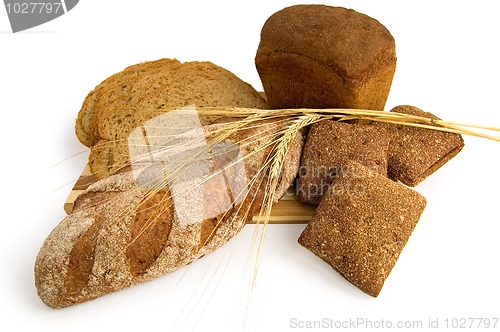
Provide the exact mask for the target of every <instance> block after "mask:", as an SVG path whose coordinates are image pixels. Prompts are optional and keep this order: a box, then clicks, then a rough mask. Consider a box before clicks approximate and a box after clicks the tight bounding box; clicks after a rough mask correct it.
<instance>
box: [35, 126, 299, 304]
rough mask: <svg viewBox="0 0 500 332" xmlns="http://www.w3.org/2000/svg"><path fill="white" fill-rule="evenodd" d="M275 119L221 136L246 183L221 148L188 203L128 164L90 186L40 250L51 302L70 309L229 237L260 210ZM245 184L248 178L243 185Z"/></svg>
mask: <svg viewBox="0 0 500 332" xmlns="http://www.w3.org/2000/svg"><path fill="white" fill-rule="evenodd" d="M277 123H278V121H276V122H270V121H266V122H263V123H260V124H254V125H252V127H251V128H248V129H242V130H239V131H238V132H236V133H234V134H232V135H231V136H229V137H228V138H227V139H226V140H225V141H224V142H222V143H230V144H232V145H235V146H238V149H239V150H238V151H239V153H240V154H241V155H243V156H244V159H243V160H244V161H243V165H244V174H245V178H246V179H245V181H244V182H241V172H238V170H237V166H238V163H232V162H231V160H234V155H233V156H232V157H231V156H229V157H230V158H229V160H223V159H224V158H223V159H220V155H223V154H221V153H217V154H216V155H218V156H219V159H218V160H215V157H214V156H211V157H210V160H209V164H210V165H211V166H210V167H211V169H212V170H216V169H218V170H220V172H219V173H218V175H217V176H214V177H210V178H208V179H207V181H205V185H204V186H203V189H202V191H201V193H200V191H199V190H198V189H196V188H197V187H196V186H195V187H193V188H191V187H189V183H188V185H187V186H186V185H185V186H184V189H187V190H181V191H180V192H181V194H180V196H181V197H182V192H184V193H185V192H191V193H192V194H191V196H189V195H188V196H187V200H188V202H180V203H178V204H177V203H176V202H175V201H176V198H177V197H179V195H178V193H177V192H175V194H173V191H172V190H174V191H175V190H176V189H175V188H174V189H172V188H173V187H169V186H161V185H158V184H155V185H152V186H148V183H150V182H148V181H144V178H141V176H143V174H146V173H147V172H148V168H143V169H142V173H141V172H139V173H138V172H137V169H136V170H133V169H132V170H127V171H124V172H122V173H118V174H115V175H113V176H110V177H107V178H104V179H101V180H99V181H97V182H95V183H94V184H92V185H91V186H90V187H89V188H88V189H87V190H86V191H85V192H84V193H83V194H82V195H80V196H79V197H78V199H77V200H76V202H75V207H74V210H73V212H72V213H71V214H70V215H68V216H67V217H66V218H65V219H64V220H63V221H62V222H61V223H60V224H59V225H58V226H57V227H56V228H55V229H54V230H53V231H52V232H51V234H50V235H49V236H48V237H47V239H46V240H45V242H44V244H43V246H42V248H41V249H40V252H39V254H38V256H37V259H36V262H35V284H36V287H37V291H38V294H39V296H40V298H41V299H42V300H43V302H45V303H46V304H47V305H48V306H50V307H53V308H60V307H66V306H70V305H74V304H77V303H81V302H85V301H88V300H91V299H94V298H97V297H99V296H102V295H104V294H107V293H111V292H114V291H117V290H120V289H123V288H125V287H128V286H131V285H134V284H137V283H140V282H144V281H149V280H152V279H154V278H157V277H159V276H161V275H164V274H166V273H168V272H170V271H173V270H175V269H178V268H180V267H182V266H184V265H186V264H188V263H189V262H191V261H193V260H195V259H197V258H199V257H201V256H203V255H204V254H206V253H208V252H211V251H213V250H215V249H217V248H218V247H220V246H221V245H222V244H224V243H225V242H226V241H228V240H229V239H231V238H232V237H233V236H234V235H235V234H237V233H238V232H239V231H240V230H241V229H242V227H243V226H244V225H245V223H246V222H247V221H248V220H249V219H251V218H252V216H253V213H254V212H253V211H255V210H257V209H259V208H260V205H261V202H262V197H263V187H264V184H265V182H266V172H265V171H262V169H263V167H264V164H265V161H266V159H267V157H268V156H269V154H270V152H271V150H272V146H273V140H274V139H275V138H276V135H275V133H276V132H277V129H278V128H279V126H280V125H279V124H277ZM217 126H218V125H211V126H205V127H204V132H205V135H206V136H207V142H209V143H210V142H211V141H210V135H208V134H207V128H208V127H210V128H212V129H213V128H217ZM218 143H221V142H218ZM294 144H295V145H296V148H295V150H293V149H292V150H290V154H295V155H294V156H293V158H291V160H294V161H296V166H297V167H298V160H299V159H300V151H301V147H302V136H301V135H297V138H296V141H295V142H294ZM214 155H215V154H214ZM238 158H239V157H238ZM238 160H240V159H238ZM218 163H219V164H222V165H218ZM240 166H241V165H240ZM235 167H236V168H235ZM297 169H298V168H294V167H292V166H288V170H287V171H284V172H283V173H282V176H281V184H280V186H279V188H280V189H278V191H279V192H280V193H277V194H276V196H277V198H279V197H280V196H281V195H282V194H283V193H284V190H285V189H286V188H288V187H289V186H290V185H291V184H292V182H293V180H294V178H295V175H296V172H297ZM188 175H189V173H188ZM141 179H142V180H143V181H142V182H141ZM146 179H147V177H146ZM241 183H246V187H245V189H244V190H242V189H241V185H240V184H241ZM238 186H239V187H240V188H239V189H238V188H237V187H238ZM235 188H236V189H235ZM236 191H239V192H238V193H236ZM242 193H243V194H242ZM184 197H186V196H185V195H184ZM193 199H194V201H198V202H201V208H202V213H201V214H198V215H197V216H196V211H195V210H196V206H194V207H193V204H192V202H191V201H190V200H193ZM174 203H175V204H174ZM186 203H188V204H186ZM198 210H199V209H198ZM193 215H195V217H194V218H193ZM186 220H188V221H186Z"/></svg>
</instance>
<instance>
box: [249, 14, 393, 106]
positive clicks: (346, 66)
mask: <svg viewBox="0 0 500 332" xmlns="http://www.w3.org/2000/svg"><path fill="white" fill-rule="evenodd" d="M255 63H256V67H257V70H258V72H259V75H260V77H261V80H262V83H263V86H264V90H265V92H266V96H267V98H268V103H269V106H270V107H272V108H294V107H310V108H327V107H346V108H367V109H383V108H384V105H385V101H386V99H387V96H388V93H389V89H390V86H391V83H392V77H393V75H394V71H395V67H396V53H395V43H394V38H393V37H392V35H391V34H390V33H389V31H388V30H387V29H386V28H385V27H384V26H383V25H382V24H380V22H378V21H377V20H375V19H373V18H371V17H369V16H367V15H364V14H361V13H358V12H356V11H354V10H350V9H345V8H341V7H330V6H323V5H297V6H291V7H288V8H285V9H283V10H281V11H279V12H277V13H275V14H273V15H272V16H271V17H269V19H268V20H267V21H266V23H265V24H264V26H263V28H262V32H261V41H260V44H259V48H258V50H257V55H256V58H255Z"/></svg>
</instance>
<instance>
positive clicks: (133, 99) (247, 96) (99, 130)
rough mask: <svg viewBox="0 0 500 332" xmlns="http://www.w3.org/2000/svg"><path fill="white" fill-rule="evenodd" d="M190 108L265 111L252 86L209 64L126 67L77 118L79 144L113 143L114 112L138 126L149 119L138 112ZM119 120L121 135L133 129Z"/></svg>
mask: <svg viewBox="0 0 500 332" xmlns="http://www.w3.org/2000/svg"><path fill="white" fill-rule="evenodd" d="M191 104H194V105H196V106H239V107H252V108H264V107H265V101H264V99H263V98H262V97H261V96H260V95H259V94H258V93H257V91H255V90H254V89H253V88H252V86H251V85H249V84H248V83H245V82H243V81H242V80H241V79H239V78H238V77H237V76H236V75H234V74H233V73H231V72H230V71H228V70H226V69H224V68H222V67H219V66H217V65H215V64H213V63H211V62H198V61H193V62H185V63H181V62H180V61H178V60H176V59H160V60H156V61H148V62H143V63H139V64H136V65H133V66H130V67H127V68H126V69H124V70H123V71H121V72H119V73H116V74H114V75H112V76H110V77H109V78H107V79H105V80H104V81H103V82H101V83H100V84H99V85H97V86H96V87H95V88H94V90H93V91H91V92H90V93H89V94H88V96H87V97H86V98H85V100H84V102H83V104H82V108H81V110H80V112H79V113H78V118H77V120H76V126H75V131H76V135H77V137H78V139H79V140H80V142H81V143H82V144H84V145H86V146H88V147H91V146H93V145H95V144H97V143H98V142H99V141H100V140H113V139H115V137H114V136H113V135H112V134H111V133H110V130H111V131H113V129H110V128H109V125H108V121H110V120H111V121H112V118H113V117H116V116H115V112H122V111H123V110H128V113H129V114H127V115H126V116H130V113H132V114H133V116H134V119H135V120H136V121H139V122H141V121H142V122H143V121H146V120H148V119H149V117H150V116H151V115H150V114H151V113H150V112H145V113H144V114H136V113H140V112H141V109H145V108H149V109H163V108H172V107H182V106H187V105H191ZM120 114H123V113H120ZM122 120H124V121H123V124H122V125H121V126H120V127H119V130H120V131H122V132H127V131H128V132H130V131H131V130H133V128H135V126H136V125H137V123H130V121H128V120H127V119H126V118H122ZM114 123H116V121H114Z"/></svg>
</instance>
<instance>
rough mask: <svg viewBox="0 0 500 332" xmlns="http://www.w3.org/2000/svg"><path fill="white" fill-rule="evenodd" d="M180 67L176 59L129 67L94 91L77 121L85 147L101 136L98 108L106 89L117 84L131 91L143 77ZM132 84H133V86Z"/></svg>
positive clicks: (80, 138) (84, 103)
mask: <svg viewBox="0 0 500 332" xmlns="http://www.w3.org/2000/svg"><path fill="white" fill-rule="evenodd" d="M178 65H180V62H179V61H178V60H175V59H173V60H172V59H160V60H156V61H146V62H142V63H139V64H135V65H132V66H129V67H127V68H125V69H124V70H122V71H121V72H119V73H116V74H114V75H112V76H110V77H108V78H107V79H105V80H104V81H102V82H101V83H100V84H99V85H97V86H96V87H95V88H94V90H92V91H91V92H90V93H89V94H88V95H87V97H86V98H85V100H84V101H83V104H82V107H81V109H80V112H79V113H78V117H77V119H76V124H75V132H76V136H77V137H78V139H79V140H80V142H81V143H82V144H83V145H85V146H89V147H90V146H92V145H94V144H96V143H97V141H98V140H99V134H98V132H97V126H96V113H97V111H98V109H99V107H97V106H96V103H98V101H99V100H101V98H100V97H101V94H102V93H103V90H105V88H106V87H108V86H110V85H114V84H117V85H118V86H120V87H121V88H122V90H123V91H127V90H128V89H130V87H131V85H132V84H133V82H134V81H135V80H137V79H138V78H139V77H141V76H149V75H150V73H151V72H152V71H158V70H160V69H161V68H164V69H165V68H171V67H175V66H178ZM131 83H132V84H131Z"/></svg>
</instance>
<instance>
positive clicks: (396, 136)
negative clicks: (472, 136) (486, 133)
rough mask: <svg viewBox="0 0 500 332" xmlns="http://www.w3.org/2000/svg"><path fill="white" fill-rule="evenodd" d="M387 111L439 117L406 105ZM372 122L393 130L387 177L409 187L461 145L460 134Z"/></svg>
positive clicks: (435, 167) (430, 172) (453, 155)
mask: <svg viewBox="0 0 500 332" xmlns="http://www.w3.org/2000/svg"><path fill="white" fill-rule="evenodd" d="M391 112H398V113H404V114H409V115H416V116H421V117H427V118H430V119H435V120H437V119H439V118H438V117H437V116H435V115H434V114H431V113H428V112H424V111H422V110H421V109H419V108H416V107H414V106H409V105H401V106H397V107H394V108H393V109H392V110H391ZM374 125H375V126H377V127H378V128H385V129H389V130H390V131H392V133H393V134H392V140H391V146H390V149H389V166H388V174H389V177H391V178H393V179H395V180H399V181H401V182H403V183H404V184H406V185H408V186H412V187H414V186H416V185H418V184H419V183H420V182H422V181H423V180H425V179H426V178H427V177H428V176H429V175H431V174H433V173H434V172H435V171H437V170H438V169H439V168H441V166H443V165H444V164H446V163H447V162H448V161H449V160H451V159H452V158H453V157H455V156H456V155H457V154H458V153H459V152H460V151H461V150H462V149H463V147H464V140H463V138H462V136H461V135H460V134H454V133H446V132H442V131H437V130H431V129H422V128H415V127H409V126H403V125H395V124H389V123H376V124H374Z"/></svg>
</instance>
